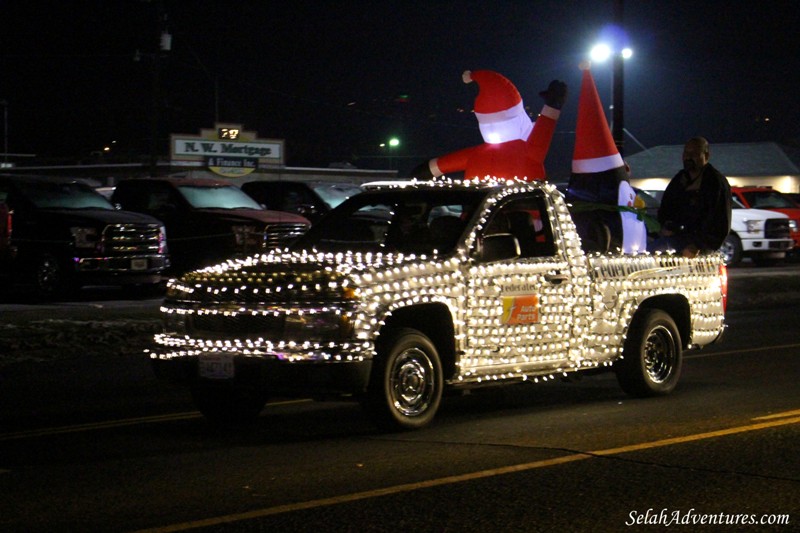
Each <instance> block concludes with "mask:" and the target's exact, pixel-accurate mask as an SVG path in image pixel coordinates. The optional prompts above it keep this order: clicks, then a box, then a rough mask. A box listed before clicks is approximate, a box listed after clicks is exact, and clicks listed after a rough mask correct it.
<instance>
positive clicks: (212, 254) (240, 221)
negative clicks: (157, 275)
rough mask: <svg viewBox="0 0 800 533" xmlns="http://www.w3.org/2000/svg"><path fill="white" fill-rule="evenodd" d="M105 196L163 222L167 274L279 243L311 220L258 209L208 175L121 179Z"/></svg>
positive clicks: (294, 235)
mask: <svg viewBox="0 0 800 533" xmlns="http://www.w3.org/2000/svg"><path fill="white" fill-rule="evenodd" d="M111 201H112V203H114V204H117V205H119V206H120V207H121V208H122V209H127V210H129V211H136V212H138V213H145V214H148V215H151V216H153V217H155V218H157V219H158V220H161V221H162V222H164V225H165V226H166V228H167V244H168V245H169V250H170V256H171V258H172V267H171V269H170V274H173V275H177V274H181V273H183V272H187V271H190V270H194V269H197V268H202V267H206V266H209V265H213V264H216V263H219V262H221V261H224V260H225V259H228V258H233V257H246V256H247V255H250V254H254V253H260V252H262V251H264V250H268V249H270V248H276V247H280V246H283V245H285V244H288V243H289V242H290V241H292V240H293V239H295V238H297V237H299V236H300V235H302V234H303V233H304V232H305V231H306V229H308V227H309V226H310V225H311V223H310V222H309V221H308V220H307V219H306V218H304V217H302V216H300V215H296V214H293V213H284V212H281V211H270V210H267V209H264V208H263V207H262V206H260V205H259V204H258V203H257V202H256V201H255V200H253V199H252V198H251V197H249V196H248V195H246V194H245V193H243V192H242V191H241V189H239V187H236V186H235V185H231V184H230V183H229V182H226V181H222V180H216V179H209V178H182V177H150V178H131V179H125V180H122V181H120V182H119V183H118V184H117V186H116V187H115V189H114V192H113V193H112V194H111Z"/></svg>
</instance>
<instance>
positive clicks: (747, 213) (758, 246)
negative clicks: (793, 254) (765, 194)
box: [720, 196, 794, 267]
mask: <svg viewBox="0 0 800 533" xmlns="http://www.w3.org/2000/svg"><path fill="white" fill-rule="evenodd" d="M791 227H792V221H791V220H790V219H789V216H788V215H786V214H784V213H779V212H777V211H767V210H765V209H749V208H746V207H745V206H744V205H743V204H742V203H741V202H740V201H739V200H738V199H737V198H736V196H734V197H733V210H732V211H731V231H730V233H728V236H727V237H725V242H723V243H722V248H721V250H720V251H721V252H722V255H723V257H724V259H725V264H726V265H727V266H729V267H734V266H737V265H738V264H739V263H741V262H742V259H743V258H745V257H749V258H750V259H752V261H753V263H755V264H756V265H758V266H772V265H774V264H776V263H779V262H781V261H783V260H784V259H785V258H786V254H787V253H788V252H790V251H791V250H792V248H793V247H794V241H793V240H792V233H791V231H792V229H791Z"/></svg>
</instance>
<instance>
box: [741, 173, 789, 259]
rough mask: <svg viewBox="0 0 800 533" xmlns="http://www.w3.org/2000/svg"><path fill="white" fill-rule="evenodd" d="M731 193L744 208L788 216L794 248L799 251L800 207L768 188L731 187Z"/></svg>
mask: <svg viewBox="0 0 800 533" xmlns="http://www.w3.org/2000/svg"><path fill="white" fill-rule="evenodd" d="M731 193H732V194H733V196H734V198H736V199H737V200H739V201H740V202H741V203H742V205H744V206H745V207H749V208H751V209H766V210H768V211H777V212H778V213H783V214H785V215H788V217H789V229H790V232H791V237H792V240H794V248H795V249H800V206H798V205H797V204H796V203H795V202H794V201H793V200H792V199H791V198H789V197H788V196H786V195H784V194H783V193H781V192H778V191H776V190H775V189H772V188H770V187H731Z"/></svg>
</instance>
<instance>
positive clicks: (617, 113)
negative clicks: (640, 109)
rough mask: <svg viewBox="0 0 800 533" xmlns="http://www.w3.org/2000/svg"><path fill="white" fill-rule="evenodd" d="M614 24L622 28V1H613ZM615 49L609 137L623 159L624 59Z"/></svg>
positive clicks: (617, 49) (617, 48)
mask: <svg viewBox="0 0 800 533" xmlns="http://www.w3.org/2000/svg"><path fill="white" fill-rule="evenodd" d="M614 23H615V24H616V26H617V28H622V0H615V2H614ZM615 48H616V50H615V51H614V55H613V72H614V75H613V80H614V81H613V87H614V89H613V91H614V92H613V95H614V97H613V100H614V103H613V105H614V108H613V110H612V115H611V116H612V118H611V136H612V137H613V138H614V144H615V145H616V146H617V150H618V151H619V155H621V156H623V157H625V153H624V151H623V148H624V146H625V133H624V128H625V122H624V118H625V113H624V108H623V101H624V95H623V91H624V86H625V83H624V82H625V78H624V68H623V66H622V65H623V61H624V57H623V53H622V52H621V51H620V50H619V47H618V46H617V47H615Z"/></svg>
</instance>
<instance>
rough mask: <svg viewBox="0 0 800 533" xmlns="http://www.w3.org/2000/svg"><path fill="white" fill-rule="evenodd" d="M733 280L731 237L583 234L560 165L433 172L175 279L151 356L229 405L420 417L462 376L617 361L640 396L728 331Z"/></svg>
mask: <svg viewBox="0 0 800 533" xmlns="http://www.w3.org/2000/svg"><path fill="white" fill-rule="evenodd" d="M726 298H727V277H726V271H725V266H724V264H723V260H722V256H721V254H717V253H715V254H711V255H704V256H699V257H697V258H683V257H680V256H678V255H674V254H672V253H665V254H651V253H647V252H644V253H638V254H635V255H625V254H622V253H621V252H619V251H613V250H609V251H603V252H591V253H589V252H586V251H584V250H583V248H582V246H581V240H580V238H579V236H578V234H577V232H576V227H575V223H574V221H573V218H572V216H571V214H570V211H569V206H568V205H567V204H566V203H565V200H564V197H563V195H562V194H561V193H560V192H558V191H557V190H556V188H555V187H554V186H552V185H549V184H547V183H518V182H514V183H502V184H490V183H489V184H487V183H481V184H469V183H466V184H462V183H451V182H433V183H431V184H423V183H420V184H416V185H412V186H406V187H403V188H388V189H378V190H374V191H368V192H364V193H361V194H359V195H356V196H354V197H351V198H350V199H348V200H347V201H345V202H344V203H343V204H341V205H340V206H339V207H338V208H337V209H335V210H334V211H332V212H331V213H329V214H328V215H327V216H326V217H325V218H324V219H323V220H322V221H321V222H319V223H318V224H316V225H314V226H313V227H312V228H311V229H310V230H309V231H308V233H307V234H305V235H304V236H303V237H301V238H300V239H299V240H298V241H296V242H295V243H294V244H293V245H292V246H291V247H289V248H287V249H283V250H276V251H272V252H269V253H265V254H261V255H257V256H253V257H250V258H247V259H239V260H231V261H228V262H225V263H223V264H219V265H216V266H214V267H209V268H206V269H203V270H198V271H194V272H191V273H188V274H185V275H184V276H182V277H181V278H179V279H176V280H172V281H171V282H170V283H169V285H168V289H167V294H166V297H165V300H164V303H163V306H162V308H161V310H162V313H163V316H164V324H165V327H164V331H163V332H162V333H160V334H158V335H156V337H155V342H154V345H153V347H152V349H151V350H150V357H151V360H152V362H153V365H154V367H155V370H156V373H157V374H158V375H159V376H161V377H163V378H167V379H172V380H178V381H180V382H183V383H186V384H187V385H188V386H189V388H190V390H191V393H192V396H193V398H194V401H195V404H196V405H197V407H198V408H199V410H200V411H201V412H202V413H203V414H204V415H205V416H206V417H208V418H209V419H211V420H213V421H218V422H233V421H246V420H249V419H252V418H255V417H256V416H258V414H259V413H260V411H261V410H262V408H263V407H264V405H265V403H266V401H267V399H268V398H269V397H292V396H300V397H312V398H317V397H323V396H325V395H331V394H333V395H343V396H348V397H351V398H354V399H357V400H359V401H360V402H361V403H362V405H363V407H364V408H365V411H366V413H367V414H369V415H370V416H371V418H372V419H373V420H374V421H375V423H376V424H378V425H379V426H381V427H383V428H385V429H389V430H398V429H414V428H419V427H422V426H424V425H426V424H428V423H429V422H431V420H432V419H433V418H434V415H435V414H436V412H437V409H438V408H439V406H440V403H441V400H442V393H443V391H444V390H445V389H448V388H450V389H459V388H462V389H466V388H470V387H478V386H485V385H492V386H497V385H501V384H507V383H517V382H520V381H530V382H537V381H541V380H549V379H553V378H556V377H559V376H566V375H569V374H571V373H576V372H587V371H603V370H607V371H613V372H615V373H616V375H617V377H618V381H619V384H620V385H621V387H622V389H623V390H624V391H625V392H627V393H629V394H631V395H633V396H653V395H662V394H667V393H669V392H671V391H672V390H673V389H674V388H675V386H676V384H677V383H678V379H679V376H680V373H681V365H682V354H683V352H684V350H687V349H692V348H700V347H703V346H706V345H708V344H711V343H713V342H715V341H717V340H718V339H719V338H720V337H721V335H722V332H723V329H724V313H725V303H726Z"/></svg>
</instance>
